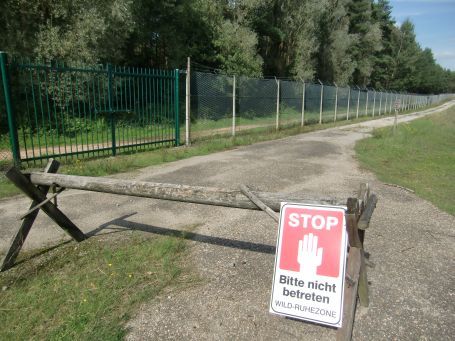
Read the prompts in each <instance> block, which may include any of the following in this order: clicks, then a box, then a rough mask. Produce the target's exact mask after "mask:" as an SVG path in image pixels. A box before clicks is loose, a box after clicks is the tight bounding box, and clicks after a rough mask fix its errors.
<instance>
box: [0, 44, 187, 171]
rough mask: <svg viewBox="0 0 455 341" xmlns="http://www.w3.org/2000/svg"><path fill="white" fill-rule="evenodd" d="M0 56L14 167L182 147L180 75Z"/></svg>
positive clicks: (169, 71) (1, 54) (176, 72)
mask: <svg viewBox="0 0 455 341" xmlns="http://www.w3.org/2000/svg"><path fill="white" fill-rule="evenodd" d="M0 57H1V59H0V67H1V75H2V84H3V94H4V103H5V111H6V113H7V118H8V132H9V144H10V146H11V155H10V157H11V159H12V160H14V162H15V163H17V164H19V163H24V162H25V163H27V164H28V165H30V164H37V163H38V164H39V163H41V160H47V159H49V158H70V157H76V158H79V157H94V156H101V155H116V154H117V153H118V152H122V151H134V150H139V149H146V148H150V147H153V146H171V145H178V144H179V135H180V132H179V120H178V118H179V71H178V70H155V69H148V68H136V67H118V66H112V65H99V66H94V67H86V66H66V65H64V64H57V63H53V64H51V65H48V64H35V63H31V62H27V61H23V60H21V61H19V60H17V59H15V60H12V61H11V62H8V60H7V55H6V53H3V52H2V53H0Z"/></svg>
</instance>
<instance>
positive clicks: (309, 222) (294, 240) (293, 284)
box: [270, 203, 347, 327]
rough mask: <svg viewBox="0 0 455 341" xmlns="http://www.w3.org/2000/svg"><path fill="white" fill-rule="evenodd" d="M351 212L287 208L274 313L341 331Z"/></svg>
mask: <svg viewBox="0 0 455 341" xmlns="http://www.w3.org/2000/svg"><path fill="white" fill-rule="evenodd" d="M346 251H347V234H346V221H345V208H343V207H340V206H319V205H303V204H290V203H282V205H281V214H280V226H279V232H278V240H277V252H276V257H275V271H274V276H273V285H272V295H271V302H270V312H271V313H273V314H278V315H283V316H288V317H292V318H297V319H301V320H306V321H310V322H314V323H321V324H325V325H328V326H332V327H341V324H342V316H343V293H344V278H345V268H346Z"/></svg>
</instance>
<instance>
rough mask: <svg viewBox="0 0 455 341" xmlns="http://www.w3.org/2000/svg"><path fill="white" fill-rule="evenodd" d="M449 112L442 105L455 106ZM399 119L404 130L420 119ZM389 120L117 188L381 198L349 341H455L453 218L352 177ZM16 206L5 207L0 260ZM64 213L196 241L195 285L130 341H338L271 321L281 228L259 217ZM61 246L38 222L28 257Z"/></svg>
mask: <svg viewBox="0 0 455 341" xmlns="http://www.w3.org/2000/svg"><path fill="white" fill-rule="evenodd" d="M454 104H455V101H454V102H451V103H450V104H446V105H445V107H447V106H448V105H454ZM429 113H430V111H426V112H423V113H418V114H410V115H406V116H402V117H400V118H399V121H401V122H404V121H409V120H412V119H415V118H418V117H421V116H423V115H426V114H429ZM392 123H393V118H384V119H379V120H375V121H370V122H363V123H361V124H356V125H350V126H344V127H340V128H332V129H328V130H323V131H318V132H313V133H308V134H303V135H298V136H293V137H289V138H284V139H281V140H278V141H270V142H264V143H258V144H255V145H252V146H247V147H242V148H238V149H235V150H232V151H227V152H221V153H216V154H212V155H207V156H202V157H194V158H191V159H186V160H181V161H177V162H173V163H169V164H166V165H163V166H157V167H149V168H145V169H142V170H140V171H137V172H133V173H128V174H122V175H119V176H118V177H120V178H134V179H137V180H145V181H147V180H148V181H154V182H168V183H178V184H189V185H203V186H217V187H228V188H237V187H238V186H239V184H241V183H244V184H247V185H249V186H251V187H253V188H255V189H258V190H261V191H270V192H274V191H276V192H285V193H290V194H292V193H294V194H296V193H299V194H304V195H305V196H307V197H308V198H318V197H336V198H340V199H345V198H347V197H348V196H352V195H355V193H356V191H357V189H358V186H359V184H360V183H361V182H369V183H370V186H371V188H372V190H373V192H375V193H376V194H377V195H378V197H379V202H378V205H377V208H376V210H375V213H374V215H373V219H372V221H371V225H370V229H369V230H368V231H367V234H366V239H365V248H366V250H367V251H368V252H369V253H370V260H371V261H372V262H373V263H375V265H376V266H375V267H374V268H369V269H368V276H369V281H370V295H371V297H370V307H369V308H361V307H358V308H357V313H356V318H355V325H354V339H355V340H452V339H453V336H454V335H455V317H454V316H455V271H454V265H455V264H454V259H455V243H454V241H455V240H454V238H455V217H454V216H451V215H449V214H447V213H444V212H442V211H440V210H439V209H437V208H436V207H435V206H434V205H432V204H431V203H429V202H427V201H425V200H422V199H420V198H418V197H416V196H415V195H414V194H411V193H409V192H407V191H405V190H403V189H400V188H396V187H390V186H388V185H385V184H383V183H381V182H379V181H378V180H377V179H376V178H375V176H374V175H373V174H371V173H370V172H367V171H365V170H362V169H360V168H359V165H358V163H357V161H356V160H355V154H354V150H353V147H354V144H355V142H356V141H357V140H359V139H361V138H364V137H366V136H369V133H370V132H371V130H372V128H374V127H380V126H385V125H390V124H392ZM28 205H29V201H28V200H27V199H25V198H22V197H16V198H13V199H8V200H2V201H0V216H1V220H0V250H2V251H4V250H5V248H6V246H7V243H8V239H9V238H10V237H11V229H12V227H13V226H17V224H18V223H19V222H18V220H17V218H18V217H19V216H20V215H21V213H23V212H25V211H26V209H28ZM59 206H60V207H61V208H62V210H63V211H64V212H66V213H67V214H68V216H69V217H70V218H71V219H73V221H74V222H75V223H76V225H78V226H79V227H80V228H81V229H83V230H84V231H85V232H89V231H92V232H93V231H96V232H98V233H103V232H110V231H112V230H116V229H134V230H140V231H145V232H149V233H153V234H167V233H169V231H172V230H188V229H191V231H192V235H191V236H192V240H191V241H190V242H189V244H190V247H189V254H188V258H187V259H186V260H185V261H186V263H187V265H188V266H189V267H190V268H191V269H192V271H193V273H194V274H195V275H196V276H197V277H198V278H199V280H198V281H196V283H194V284H192V285H190V286H188V287H185V288H183V289H182V288H180V289H178V290H176V289H173V290H168V291H166V292H165V293H163V294H162V295H160V296H159V297H158V298H156V299H154V300H152V301H150V302H148V303H146V304H144V305H143V306H142V307H141V308H140V310H139V311H138V312H137V314H136V315H135V316H134V317H133V318H132V320H131V321H130V322H129V328H130V332H129V334H128V337H127V339H128V340H152V339H153V340H155V339H156V340H158V339H159V340H163V339H185V340H231V339H241V340H250V339H259V340H272V339H279V340H289V339H303V340H333V339H334V336H335V330H334V329H331V328H326V327H323V326H319V325H314V324H309V323H303V322H298V321H294V320H290V319H284V318H281V317H277V316H274V315H270V314H269V313H268V305H269V298H270V289H271V284H272V275H273V263H274V252H275V242H276V224H275V223H274V222H273V220H271V219H270V218H269V217H268V216H267V215H265V214H264V213H262V212H255V211H248V210H240V209H229V208H221V207H211V206H202V205H193V204H184V203H173V202H165V201H158V200H152V199H141V198H129V197H121V196H114V195H107V194H101V193H86V192H81V191H74V190H72V191H68V192H65V193H64V194H62V196H61V197H60V199H59ZM66 238H67V237H66V236H65V235H64V234H63V233H62V232H61V231H60V230H59V229H58V228H57V227H56V226H54V224H53V223H52V222H50V220H49V219H48V218H47V217H46V216H44V215H42V214H40V215H39V216H38V219H37V222H36V223H35V226H34V227H33V229H32V231H31V233H30V236H29V238H28V240H27V242H26V247H27V248H28V249H31V248H36V247H40V246H43V245H44V244H49V243H52V244H55V243H57V241H59V240H61V239H66Z"/></svg>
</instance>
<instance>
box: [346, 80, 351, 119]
mask: <svg viewBox="0 0 455 341" xmlns="http://www.w3.org/2000/svg"><path fill="white" fill-rule="evenodd" d="M350 102H351V87H348V108H347V110H346V121H347V120H349V103H350Z"/></svg>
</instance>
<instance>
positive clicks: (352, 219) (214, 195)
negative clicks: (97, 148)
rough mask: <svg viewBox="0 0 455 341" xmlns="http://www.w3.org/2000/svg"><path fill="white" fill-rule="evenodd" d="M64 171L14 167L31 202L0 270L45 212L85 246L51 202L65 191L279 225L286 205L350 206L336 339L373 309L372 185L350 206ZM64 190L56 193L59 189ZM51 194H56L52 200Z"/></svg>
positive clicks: (53, 166)
mask: <svg viewBox="0 0 455 341" xmlns="http://www.w3.org/2000/svg"><path fill="white" fill-rule="evenodd" d="M58 167H59V163H58V162H57V161H55V160H51V161H49V164H48V165H47V167H46V168H45V170H44V173H29V174H23V173H21V171H20V170H19V169H17V168H16V167H11V168H10V169H9V170H8V171H7V172H6V174H5V176H6V177H7V178H8V179H9V180H11V181H12V182H13V183H14V184H15V185H16V186H17V187H18V188H19V189H20V190H21V191H22V192H23V193H24V194H26V195H27V196H28V197H30V198H31V199H32V205H31V206H30V209H29V210H28V211H27V213H25V214H24V215H23V222H22V225H21V226H20V227H19V228H17V230H16V233H15V234H14V236H13V238H12V239H11V243H10V248H9V250H8V251H7V253H6V255H5V257H4V259H3V262H2V263H1V264H0V271H4V270H7V269H9V268H11V267H12V266H13V265H14V262H15V259H16V257H17V255H18V253H19V251H20V249H21V248H22V245H23V244H24V241H25V238H26V237H27V234H28V232H29V231H30V229H31V227H32V225H33V222H34V220H35V218H36V216H37V214H38V212H39V210H42V211H43V212H45V213H46V214H47V215H48V216H49V217H50V218H51V219H52V220H54V221H55V222H56V223H57V224H58V225H59V226H60V227H61V228H62V229H63V230H64V231H65V232H67V233H68V234H69V235H70V236H71V237H72V238H73V239H74V240H76V241H77V242H81V241H83V240H85V239H86V238H87V237H86V236H85V234H84V233H83V232H82V231H81V230H79V228H78V227H77V226H76V225H75V224H74V223H73V222H72V221H71V220H70V219H69V218H68V217H67V216H66V215H65V214H64V213H63V212H62V211H60V210H59V209H58V208H57V205H56V203H52V202H51V200H52V199H55V198H56V196H57V195H58V194H59V193H61V192H62V191H63V190H64V189H77V190H84V191H92V192H102V193H110V194H118V195H128V196H135V197H146V198H153V199H161V200H171V201H180V202H188V203H195V204H203V205H215V206H224V207H233V208H242V209H250V210H259V209H262V210H263V211H265V212H266V213H267V214H268V215H269V216H270V217H272V218H273V219H274V220H275V221H277V220H278V215H277V214H276V213H275V212H279V211H280V207H281V203H282V202H290V203H304V204H315V205H337V206H343V207H346V214H345V217H346V228H347V232H348V239H349V246H350V247H349V253H348V261H347V267H346V274H347V279H346V282H347V285H346V286H345V291H344V309H343V310H344V311H343V316H344V318H343V320H344V322H343V326H342V327H341V328H339V329H338V331H337V335H336V339H337V340H350V339H351V337H352V327H353V323H354V316H355V309H356V302H357V297H359V299H360V304H361V305H362V306H368V304H369V299H368V280H367V272H366V261H365V253H364V250H363V240H364V237H365V230H366V229H367V228H368V226H369V223H370V219H371V216H372V214H373V211H374V208H375V207H376V203H377V197H376V196H375V195H374V194H370V190H369V187H368V185H367V184H362V185H361V186H360V190H359V193H358V195H357V197H355V198H348V199H347V201H340V200H337V199H308V198H305V197H302V196H298V195H289V194H284V193H269V192H257V191H251V190H250V189H249V188H248V187H247V186H245V185H241V186H240V189H239V190H235V189H224V188H216V187H201V186H188V185H176V184H165V183H154V182H145V181H133V180H121V179H113V178H101V177H88V176H76V175H65V174H54V173H55V172H56V171H57V169H58ZM57 187H58V188H59V190H57V191H56V188H57ZM49 189H52V190H53V192H54V194H53V195H51V196H50V197H47V193H48V191H49Z"/></svg>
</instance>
